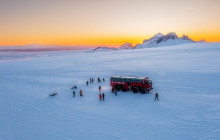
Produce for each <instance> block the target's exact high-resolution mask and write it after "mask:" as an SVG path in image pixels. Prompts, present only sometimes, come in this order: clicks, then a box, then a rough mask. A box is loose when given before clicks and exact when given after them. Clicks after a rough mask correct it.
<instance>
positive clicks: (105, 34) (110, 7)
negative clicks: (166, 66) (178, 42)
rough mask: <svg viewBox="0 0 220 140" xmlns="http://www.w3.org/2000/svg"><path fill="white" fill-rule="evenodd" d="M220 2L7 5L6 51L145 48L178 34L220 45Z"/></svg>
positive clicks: (1, 33)
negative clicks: (147, 42) (36, 47)
mask: <svg viewBox="0 0 220 140" xmlns="http://www.w3.org/2000/svg"><path fill="white" fill-rule="evenodd" d="M219 7H220V1H219V0H185V1H177V0H62V1H61V0H19V1H18V0H1V1H0V19H1V23H0V25H1V26H0V46H9V45H27V44H45V45H47V44H50V45H97V46H100V45H110V46H120V45H121V44H123V43H125V42H130V43H132V44H133V45H135V44H137V43H142V41H143V40H144V39H148V38H149V37H152V36H153V35H155V34H157V33H159V32H160V33H162V34H167V33H169V32H176V33H177V34H178V35H179V36H181V35H182V34H186V35H188V36H189V37H190V38H192V39H194V40H196V41H198V40H201V39H205V40H206V41H208V42H219V41H220V16H219V13H220V8H219Z"/></svg>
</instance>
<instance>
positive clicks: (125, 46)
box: [119, 43, 134, 50]
mask: <svg viewBox="0 0 220 140" xmlns="http://www.w3.org/2000/svg"><path fill="white" fill-rule="evenodd" d="M125 49H126V50H127V49H128V50H131V49H134V47H133V45H132V44H131V43H125V44H123V45H122V46H121V47H120V48H119V50H125Z"/></svg>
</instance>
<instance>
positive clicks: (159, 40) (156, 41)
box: [135, 32, 196, 49]
mask: <svg viewBox="0 0 220 140" xmlns="http://www.w3.org/2000/svg"><path fill="white" fill-rule="evenodd" d="M195 42H196V41H193V40H192V39H190V38H189V37H188V36H186V35H183V36H182V37H178V36H177V35H176V33H173V32H171V33H168V34H167V35H163V34H161V33H158V34H156V35H155V36H153V37H152V38H150V39H146V40H144V41H143V43H142V44H137V45H136V46H135V49H139V48H153V47H162V46H172V45H179V44H188V43H195Z"/></svg>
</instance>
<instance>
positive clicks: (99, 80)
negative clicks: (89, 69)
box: [97, 77, 105, 83]
mask: <svg viewBox="0 0 220 140" xmlns="http://www.w3.org/2000/svg"><path fill="white" fill-rule="evenodd" d="M102 81H103V82H105V78H102V80H101V78H100V77H98V79H97V82H98V83H100V82H102Z"/></svg>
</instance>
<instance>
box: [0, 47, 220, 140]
mask: <svg viewBox="0 0 220 140" xmlns="http://www.w3.org/2000/svg"><path fill="white" fill-rule="evenodd" d="M219 46H220V44H219V43H202V44H197V43H196V44H187V45H178V46H175V47H174V46H172V47H163V48H149V49H138V50H127V51H117V52H115V51H112V52H97V53H63V52H61V53H60V54H59V55H49V54H48V55H46V57H45V55H44V56H43V57H41V56H39V57H37V58H33V59H24V60H14V61H7V62H0V68H1V69H0V116H1V117H0V139H2V140H12V139H19V140H29V139H32V140H35V139H36V140H38V139H48V140H50V139H65V140H69V139H100V140H102V139H107V140H108V139H131V140H133V139H143V140H145V139H148V140H149V139H161V140H162V139H163V140H164V139H178V140H179V139H183V140H185V139H204V140H207V139H216V140H217V139H219V138H220V135H219V134H220V127H219V126H220V118H219V116H220V104H219V102H220V94H219V91H220V64H219V62H218V60H220V56H219V52H220V48H219ZM48 53H49V52H48ZM112 75H122V76H137V77H139V76H148V77H150V78H151V79H152V80H153V84H154V90H153V91H151V92H150V93H149V94H144V95H142V94H133V93H130V92H118V96H115V95H114V94H112V93H111V87H110V84H109V78H110V76H112ZM90 77H93V78H94V79H95V82H94V83H93V84H90V83H89V86H88V87H87V86H86V81H87V80H89V78H90ZM97 77H101V78H102V77H104V78H105V79H106V82H105V83H103V82H102V83H100V85H101V87H102V92H104V93H105V95H106V96H105V101H104V102H103V101H102V102H100V101H99V97H98V94H99V91H98V86H99V83H97V82H96V81H97ZM74 84H76V85H77V87H78V88H77V90H76V97H75V98H73V97H72V91H73V90H71V89H70V88H71V87H72V86H73V85H74ZM80 89H82V90H83V95H84V96H83V97H80V96H79V90H80ZM53 91H58V92H59V94H58V95H57V96H54V97H49V96H48V95H49V94H50V93H51V92H53ZM155 92H158V93H159V99H160V101H159V102H155V101H154V94H155Z"/></svg>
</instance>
